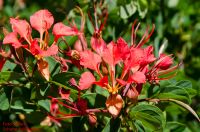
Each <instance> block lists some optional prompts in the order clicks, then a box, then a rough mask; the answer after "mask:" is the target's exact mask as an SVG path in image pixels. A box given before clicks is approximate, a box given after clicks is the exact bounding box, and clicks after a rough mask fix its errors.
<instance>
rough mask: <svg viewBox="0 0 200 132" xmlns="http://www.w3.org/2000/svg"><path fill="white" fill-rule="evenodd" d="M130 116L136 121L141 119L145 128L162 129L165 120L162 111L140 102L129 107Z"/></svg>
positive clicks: (151, 129)
mask: <svg viewBox="0 0 200 132" xmlns="http://www.w3.org/2000/svg"><path fill="white" fill-rule="evenodd" d="M129 114H130V117H131V118H132V119H134V120H136V121H141V123H142V124H143V127H144V128H145V130H150V131H156V130H163V129H164V127H165V124H166V120H165V118H164V116H163V113H162V111H161V110H160V109H159V108H158V107H156V106H154V105H149V104H140V105H137V106H134V107H132V108H131V109H130V112H129Z"/></svg>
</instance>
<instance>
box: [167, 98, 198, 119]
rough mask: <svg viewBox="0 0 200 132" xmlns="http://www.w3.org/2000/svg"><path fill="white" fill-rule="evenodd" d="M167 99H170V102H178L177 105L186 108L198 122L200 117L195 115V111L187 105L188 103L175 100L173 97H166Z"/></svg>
mask: <svg viewBox="0 0 200 132" xmlns="http://www.w3.org/2000/svg"><path fill="white" fill-rule="evenodd" d="M168 100H169V101H172V102H174V103H176V104H178V105H180V106H182V107H184V108H185V109H187V110H188V111H189V112H190V113H191V114H193V115H194V116H195V117H196V118H197V120H198V121H199V122H200V118H199V116H198V115H197V113H196V112H195V111H194V110H193V109H192V108H191V107H190V106H189V105H188V104H186V103H184V102H181V101H179V100H175V99H168Z"/></svg>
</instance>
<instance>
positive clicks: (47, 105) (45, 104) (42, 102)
mask: <svg viewBox="0 0 200 132" xmlns="http://www.w3.org/2000/svg"><path fill="white" fill-rule="evenodd" d="M38 105H39V106H41V107H43V108H44V109H45V110H47V111H48V112H50V101H49V100H48V99H45V100H40V101H38Z"/></svg>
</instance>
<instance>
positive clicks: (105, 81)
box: [94, 76, 108, 87]
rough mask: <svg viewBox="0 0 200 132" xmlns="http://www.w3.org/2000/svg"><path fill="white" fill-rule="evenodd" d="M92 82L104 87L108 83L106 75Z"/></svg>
mask: <svg viewBox="0 0 200 132" xmlns="http://www.w3.org/2000/svg"><path fill="white" fill-rule="evenodd" d="M94 84H96V85H99V86H101V87H105V86H107V84H108V76H104V77H103V78H101V79H100V80H99V81H97V82H94Z"/></svg>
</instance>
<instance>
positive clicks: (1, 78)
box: [0, 71, 24, 84]
mask: <svg viewBox="0 0 200 132" xmlns="http://www.w3.org/2000/svg"><path fill="white" fill-rule="evenodd" d="M22 78H24V75H23V74H21V73H17V72H12V71H4V72H0V84H1V83H6V82H8V81H13V80H19V79H22Z"/></svg>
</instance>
